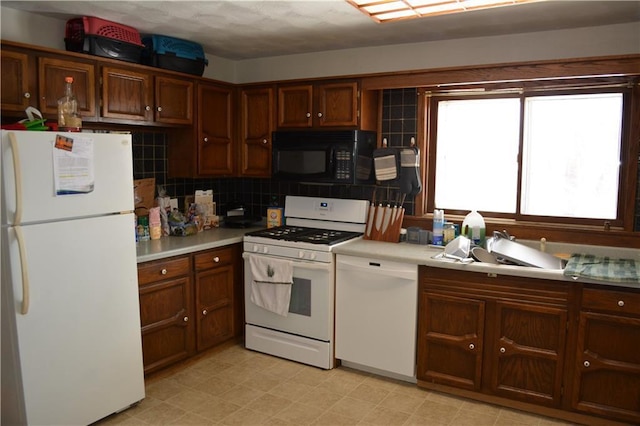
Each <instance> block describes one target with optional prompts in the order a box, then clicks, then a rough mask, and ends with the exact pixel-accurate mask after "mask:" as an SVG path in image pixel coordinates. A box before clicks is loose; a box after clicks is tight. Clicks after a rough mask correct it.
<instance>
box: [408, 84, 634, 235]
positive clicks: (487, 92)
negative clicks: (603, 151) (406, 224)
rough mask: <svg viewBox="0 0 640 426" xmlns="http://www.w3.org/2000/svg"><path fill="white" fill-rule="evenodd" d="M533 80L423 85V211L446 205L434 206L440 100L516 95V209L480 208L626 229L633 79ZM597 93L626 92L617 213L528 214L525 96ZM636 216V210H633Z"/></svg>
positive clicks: (518, 217) (521, 217)
mask: <svg viewBox="0 0 640 426" xmlns="http://www.w3.org/2000/svg"><path fill="white" fill-rule="evenodd" d="M542 83H543V82H534V84H531V82H529V83H528V84H527V83H525V84H521V87H505V85H492V84H487V85H480V86H477V85H474V87H473V88H460V87H456V88H455V89H454V90H446V89H445V90H442V89H436V90H432V89H431V90H430V89H429V88H425V89H423V90H424V91H423V93H424V94H425V96H426V99H425V108H423V109H422V110H419V111H418V114H429V116H428V117H426V122H428V123H430V125H428V126H427V127H426V129H427V131H426V132H425V133H426V138H427V144H426V145H427V147H428V148H427V150H426V157H427V162H428V164H429V166H428V167H427V170H428V172H427V173H426V176H425V177H426V181H427V182H428V185H427V187H428V192H427V194H426V197H425V203H424V209H426V210H423V212H432V211H433V210H434V209H435V208H443V207H445V208H446V206H435V202H434V198H435V185H436V182H435V178H436V176H435V175H436V173H435V170H436V158H437V152H436V151H437V143H436V141H437V131H438V129H437V117H438V104H439V102H441V101H448V100H467V99H504V98H517V99H519V100H520V123H519V129H520V130H519V141H518V177H517V194H516V206H515V209H516V212H515V213H497V212H480V213H481V214H483V216H485V217H488V218H492V219H498V220H500V219H503V220H510V221H517V222H521V223H536V224H557V225H564V226H569V227H575V226H596V227H605V226H606V227H609V228H611V227H613V228H618V229H623V228H624V224H625V215H626V214H628V212H627V211H626V209H625V197H624V195H623V194H624V193H625V179H624V178H625V175H626V174H628V172H629V171H628V170H626V169H628V168H629V164H628V163H629V162H628V161H626V160H625V141H627V140H628V135H629V133H630V130H629V126H630V125H631V123H630V121H631V119H630V118H631V114H630V111H631V107H632V93H633V90H632V87H633V84H632V83H629V82H627V83H624V84H619V83H618V84H611V85H607V84H603V81H601V79H594V80H587V81H584V80H582V81H579V82H576V84H579V87H575V86H574V85H572V84H567V82H566V81H558V82H551V83H550V82H544V86H543V87H540V86H542ZM595 93H622V95H623V117H622V132H621V147H620V151H621V152H620V162H621V164H620V168H619V171H618V173H619V176H618V181H619V190H618V194H617V199H618V201H617V212H618V214H617V217H616V218H615V219H612V220H603V219H591V218H573V217H561V216H537V215H527V214H523V213H522V212H521V197H522V180H523V177H522V173H523V170H524V169H523V144H524V137H523V132H524V108H525V99H526V98H527V97H531V96H558V95H578V94H595ZM448 213H449V214H452V215H454V216H464V215H465V214H466V213H468V211H463V210H448ZM632 216H633V212H632Z"/></svg>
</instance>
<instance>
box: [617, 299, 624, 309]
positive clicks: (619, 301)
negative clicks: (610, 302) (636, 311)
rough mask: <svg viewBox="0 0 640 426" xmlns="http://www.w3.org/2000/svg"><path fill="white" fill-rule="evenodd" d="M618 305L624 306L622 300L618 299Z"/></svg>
mask: <svg viewBox="0 0 640 426" xmlns="http://www.w3.org/2000/svg"><path fill="white" fill-rule="evenodd" d="M618 306H620V307H621V308H622V307H623V306H624V300H618Z"/></svg>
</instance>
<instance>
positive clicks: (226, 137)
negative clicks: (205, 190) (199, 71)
mask: <svg viewBox="0 0 640 426" xmlns="http://www.w3.org/2000/svg"><path fill="white" fill-rule="evenodd" d="M197 128H198V145H197V146H198V174H199V175H213V176H229V175H232V174H233V172H234V167H233V165H234V161H233V160H234V149H233V132H232V129H233V89H232V88H230V87H226V86H220V85H215V84H199V85H198V123H197Z"/></svg>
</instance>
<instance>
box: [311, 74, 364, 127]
mask: <svg viewBox="0 0 640 426" xmlns="http://www.w3.org/2000/svg"><path fill="white" fill-rule="evenodd" d="M316 99H317V105H318V107H317V109H316V112H315V115H316V117H315V119H316V120H317V123H318V126H320V127H335V126H345V127H355V126H357V125H358V83H356V82H349V83H334V84H322V85H319V86H317V87H316Z"/></svg>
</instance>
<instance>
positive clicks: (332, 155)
mask: <svg viewBox="0 0 640 426" xmlns="http://www.w3.org/2000/svg"><path fill="white" fill-rule="evenodd" d="M335 158H336V148H335V147H333V146H332V147H331V148H329V160H328V163H329V164H327V171H328V172H329V176H330V177H334V176H335V175H336V170H335V168H336V162H335Z"/></svg>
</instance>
